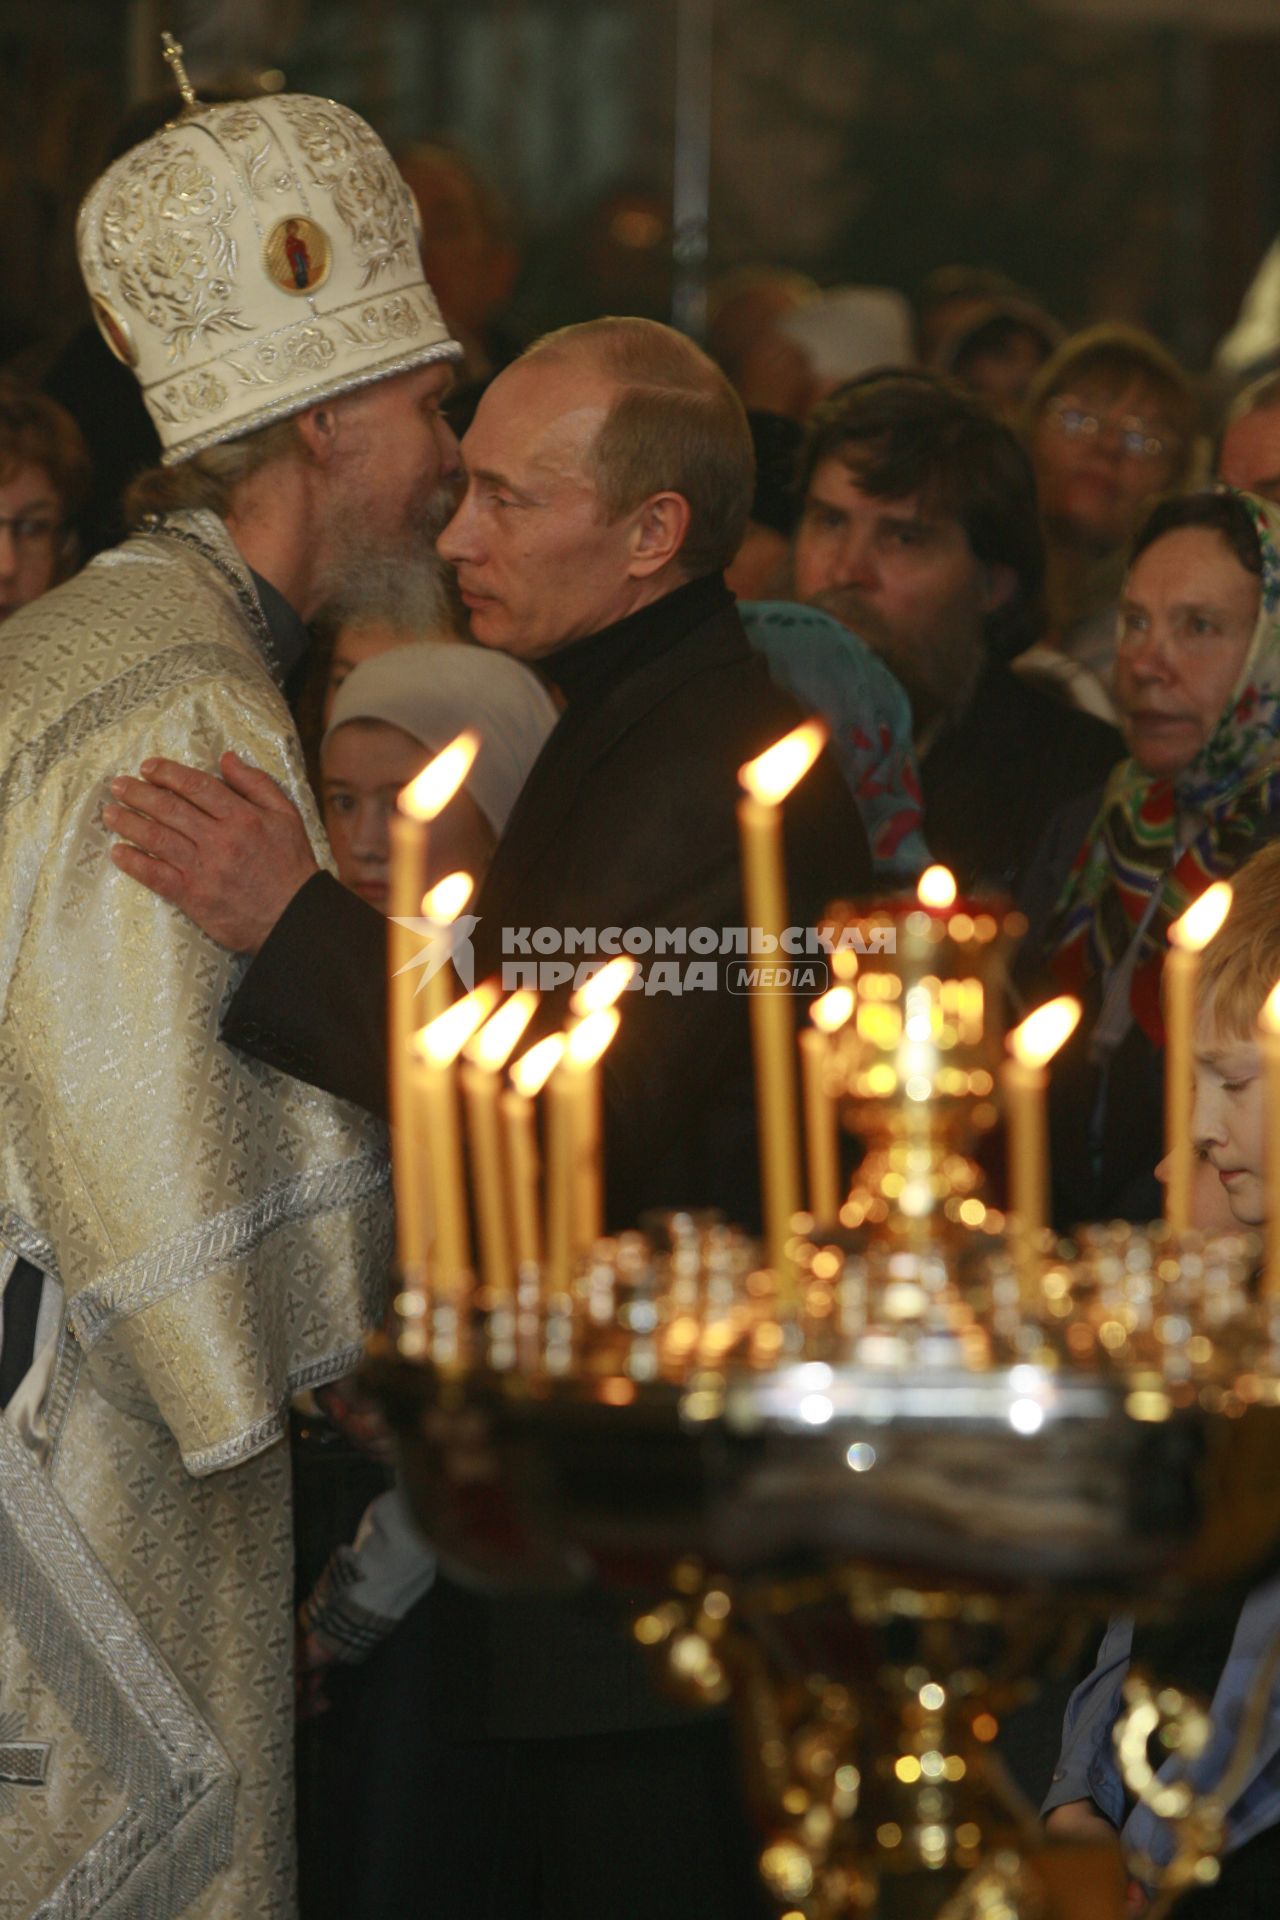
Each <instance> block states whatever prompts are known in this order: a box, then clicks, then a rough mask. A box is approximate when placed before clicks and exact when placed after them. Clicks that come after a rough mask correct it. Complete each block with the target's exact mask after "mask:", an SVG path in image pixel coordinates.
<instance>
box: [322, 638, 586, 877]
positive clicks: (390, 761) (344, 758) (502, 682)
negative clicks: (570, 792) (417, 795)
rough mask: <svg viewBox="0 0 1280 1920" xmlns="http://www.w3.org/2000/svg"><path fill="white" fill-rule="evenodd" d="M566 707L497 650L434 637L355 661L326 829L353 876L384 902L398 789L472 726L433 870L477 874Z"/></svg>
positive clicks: (326, 748) (331, 728) (333, 726)
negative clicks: (474, 742)
mask: <svg viewBox="0 0 1280 1920" xmlns="http://www.w3.org/2000/svg"><path fill="white" fill-rule="evenodd" d="M557 717H558V716H557V713H556V707H555V703H554V701H553V700H552V698H551V696H550V694H549V693H548V692H547V690H546V688H545V687H544V686H543V684H542V682H541V681H540V680H539V679H538V678H537V677H536V675H534V674H532V673H531V672H530V671H529V669H528V668H527V667H523V666H521V664H520V662H519V661H518V660H513V659H511V658H510V657H509V656H508V655H506V654H502V653H492V652H490V651H489V650H488V649H486V648H481V647H469V646H464V645H454V644H450V643H449V642H441V641H430V640H428V641H422V642H419V643H417V644H413V645H409V646H399V647H392V648H391V649H389V650H388V651H386V652H384V653H379V654H378V655H376V656H375V657H374V658H372V659H369V660H365V661H362V662H361V664H360V665H359V666H357V667H355V668H353V670H352V671H351V673H350V674H348V676H347V677H346V679H345V680H343V682H342V684H341V686H340V687H339V688H338V691H337V693H336V695H335V696H334V701H333V707H332V710H331V713H330V716H329V725H328V728H327V729H326V731H325V735H324V739H323V740H322V742H321V746H320V791H321V801H322V804H323V807H324V823H325V830H326V832H327V833H328V835H329V840H330V843H331V845H332V847H333V855H334V859H335V861H336V862H337V867H338V878H339V879H340V880H341V881H342V883H343V885H344V886H346V887H350V888H351V890H352V892H353V893H358V894H359V895H360V896H361V898H362V899H365V900H368V901H370V902H371V903H372V905H374V906H376V907H379V908H382V909H385V907H386V902H387V887H388V878H389V861H390V839H389V823H390V820H391V815H392V813H393V811H394V809H395V802H396V795H397V793H399V791H400V789H401V787H403V786H406V785H407V784H408V782H409V781H410V780H412V779H413V777H414V775H415V774H417V773H419V772H420V771H421V770H422V768H423V767H424V766H425V765H426V763H427V761H428V760H429V759H431V758H432V756H433V755H434V754H437V753H439V752H440V750H441V748H443V747H446V746H448V744H449V742H450V741H451V740H453V739H455V738H456V737H457V735H458V734H460V733H461V732H462V731H463V729H464V728H467V727H470V728H473V729H474V730H475V732H477V733H478V734H479V735H480V750H479V753H478V754H477V756H476V759H475V763H474V765H473V766H472V768H471V771H470V773H469V774H468V776H467V779H466V782H465V784H464V786H463V788H462V791H461V792H460V793H459V794H458V795H457V797H456V798H455V799H454V800H453V801H451V802H450V804H449V806H448V807H446V808H445V810H444V812H443V814H441V816H440V819H439V821H438V822H437V824H436V825H435V826H434V827H433V829H432V833H431V871H430V872H429V874H428V876H427V878H428V882H429V883H430V882H434V881H435V880H438V879H439V878H440V876H441V875H442V874H445V873H452V872H456V871H458V870H461V871H464V872H466V873H469V874H471V876H472V878H473V879H474V880H475V881H476V882H477V884H478V883H479V881H480V878H481V876H482V875H483V873H484V870H485V868H486V867H487V866H488V864H489V862H490V860H491V859H492V858H493V851H494V848H495V847H496V846H497V844H498V841H499V839H500V838H501V835H502V831H503V828H504V827H505V826H506V824H507V820H508V818H509V816H510V813H511V809H512V807H514V805H515V803H516V798H517V796H518V794H519V792H520V789H521V788H522V787H523V785H524V783H525V781H526V780H527V779H528V777H529V774H530V773H531V772H532V770H533V765H534V762H535V761H536V760H537V758H538V755H539V754H540V753H541V752H542V748H543V746H544V744H545V742H546V739H547V736H548V734H549V733H550V732H551V729H552V728H553V727H554V726H555V723H556V719H557Z"/></svg>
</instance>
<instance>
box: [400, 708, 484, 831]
mask: <svg viewBox="0 0 1280 1920" xmlns="http://www.w3.org/2000/svg"><path fill="white" fill-rule="evenodd" d="M479 751H480V735H479V734H478V733H474V732H472V730H471V729H470V728H469V727H468V729H467V731H466V732H465V733H460V734H459V735H458V737H457V739H456V740H451V741H450V742H449V744H448V746H447V747H444V748H442V750H441V751H440V752H439V753H438V754H437V755H436V757H435V759H434V760H428V762H427V764H426V766H425V767H424V768H423V769H422V772H421V773H420V774H418V775H417V777H416V778H415V779H413V780H411V781H410V782H409V784H408V786H407V787H402V788H401V789H400V794H399V798H398V800H397V805H398V806H399V808H400V811H401V813H407V814H408V816H409V818H410V819H411V820H434V819H435V817H436V815H437V814H439V813H443V811H444V809H445V808H446V807H447V806H448V804H449V802H450V801H451V800H452V798H453V796H454V794H455V793H456V792H457V791H458V788H459V787H460V786H461V785H462V783H463V781H464V780H465V779H466V777H467V775H468V774H469V773H470V771H471V768H472V764H473V762H474V760H475V757H476V755H477V754H478V753H479Z"/></svg>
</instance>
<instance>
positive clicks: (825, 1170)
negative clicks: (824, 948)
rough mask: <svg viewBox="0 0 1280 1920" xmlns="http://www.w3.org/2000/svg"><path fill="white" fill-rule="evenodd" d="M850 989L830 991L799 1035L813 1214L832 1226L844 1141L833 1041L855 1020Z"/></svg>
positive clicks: (815, 1006) (812, 1009) (817, 1003)
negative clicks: (838, 1104) (841, 1030)
mask: <svg viewBox="0 0 1280 1920" xmlns="http://www.w3.org/2000/svg"><path fill="white" fill-rule="evenodd" d="M853 1008H854V992H853V988H852V987H847V986H839V987H832V988H831V990H830V991H829V992H828V993H824V994H823V995H822V998H821V999H820V1000H815V1001H814V1003H813V1005H812V1006H811V1007H810V1009H809V1018H810V1020H812V1022H813V1025H812V1026H811V1027H810V1028H808V1030H807V1031H806V1032H804V1033H802V1034H801V1035H800V1064H801V1077H802V1079H803V1081H804V1135H805V1148H806V1158H807V1160H808V1166H809V1211H810V1213H811V1214H812V1215H813V1217H814V1220H815V1221H816V1222H817V1223H818V1224H819V1225H828V1226H829V1225H831V1224H832V1223H833V1222H834V1221H835V1219H836V1217H837V1215H838V1213H839V1210H840V1139H839V1125H838V1113H837V1107H836V1097H835V1092H834V1089H833V1087H832V1077H833V1067H834V1059H833V1055H832V1045H831V1037H832V1035H833V1034H836V1033H838V1032H839V1031H840V1029H841V1027H843V1026H845V1025H846V1024H847V1023H848V1021H849V1020H850V1019H851V1018H852V1017H853Z"/></svg>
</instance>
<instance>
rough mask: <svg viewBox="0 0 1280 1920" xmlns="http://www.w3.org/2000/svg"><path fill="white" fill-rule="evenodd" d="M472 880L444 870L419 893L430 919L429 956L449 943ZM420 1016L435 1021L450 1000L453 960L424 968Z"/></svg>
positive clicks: (433, 957)
mask: <svg viewBox="0 0 1280 1920" xmlns="http://www.w3.org/2000/svg"><path fill="white" fill-rule="evenodd" d="M475 886H476V883H475V881H474V880H473V879H472V878H471V875H470V874H469V873H447V874H446V875H445V877H444V879H443V880H437V881H436V884H435V886H434V887H432V888H430V889H429V891H428V892H426V893H424V894H423V896H422V917H423V919H424V920H429V921H430V922H431V932H430V934H429V935H428V939H429V940H430V942H431V944H430V946H429V947H428V949H427V953H428V956H429V959H430V960H432V961H434V960H435V958H436V947H437V943H439V942H443V943H444V945H445V946H446V947H447V946H448V944H449V929H450V927H451V926H453V924H454V922H455V921H456V920H457V918H458V915H459V914H460V913H464V912H465V911H466V908H467V903H468V901H469V900H470V899H471V896H472V894H473V893H474V892H475ZM422 996H423V1002H424V1005H423V1019H424V1021H425V1020H435V1019H437V1018H438V1017H439V1015H440V1014H442V1013H443V1012H444V1010H445V1008H446V1007H447V1006H449V1005H450V1004H451V1003H452V1000H453V963H452V961H451V960H449V959H444V960H441V961H440V964H439V965H438V966H437V967H436V968H435V971H434V972H432V973H427V971H426V968H425V967H424V969H423V987H422Z"/></svg>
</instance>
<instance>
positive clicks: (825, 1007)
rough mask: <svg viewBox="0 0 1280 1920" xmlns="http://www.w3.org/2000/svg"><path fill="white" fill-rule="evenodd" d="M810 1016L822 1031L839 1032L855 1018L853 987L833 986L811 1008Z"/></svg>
mask: <svg viewBox="0 0 1280 1920" xmlns="http://www.w3.org/2000/svg"><path fill="white" fill-rule="evenodd" d="M809 1018H810V1019H811V1020H812V1022H813V1024H814V1026H815V1027H817V1028H818V1030H819V1031H820V1032H821V1033H837V1032H838V1031H839V1030H840V1028H841V1027H843V1026H844V1025H845V1023H846V1021H849V1020H851V1019H852V1018H853V988H852V987H832V988H830V989H829V991H828V992H826V993H824V994H823V996H822V998H821V999H820V1000H815V1001H814V1003H813V1005H812V1006H811V1007H810V1009H809Z"/></svg>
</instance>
